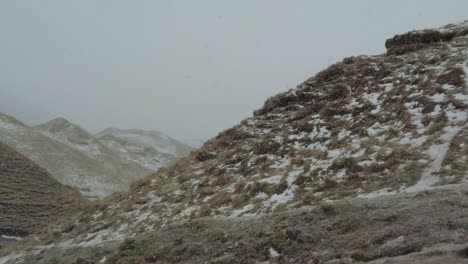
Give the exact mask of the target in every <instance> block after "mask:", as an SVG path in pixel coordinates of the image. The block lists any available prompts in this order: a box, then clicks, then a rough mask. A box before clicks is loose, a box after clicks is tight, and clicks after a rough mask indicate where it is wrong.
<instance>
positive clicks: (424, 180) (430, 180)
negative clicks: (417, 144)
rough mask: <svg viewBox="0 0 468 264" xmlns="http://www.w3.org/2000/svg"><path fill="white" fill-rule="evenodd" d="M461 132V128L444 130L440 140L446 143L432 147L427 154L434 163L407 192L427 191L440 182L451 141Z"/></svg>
mask: <svg viewBox="0 0 468 264" xmlns="http://www.w3.org/2000/svg"><path fill="white" fill-rule="evenodd" d="M460 130H461V127H451V126H449V127H446V128H445V129H444V132H445V133H444V134H443V135H442V136H441V137H440V139H442V140H444V141H445V142H444V143H442V144H438V145H432V146H431V147H430V148H429V149H428V150H427V151H426V152H425V154H427V155H428V156H429V157H430V159H431V160H432V163H431V164H430V165H429V167H428V168H426V169H425V170H424V172H423V174H422V176H421V179H420V180H419V181H418V182H417V183H416V184H415V185H413V186H410V187H408V188H406V189H405V190H404V191H405V192H409V193H412V192H420V191H424V190H426V189H429V188H430V187H431V186H432V185H434V184H435V183H437V182H438V181H439V177H438V176H437V173H439V172H440V169H441V166H442V161H443V160H444V157H445V155H446V153H447V151H448V149H449V146H450V141H451V140H452V139H453V137H455V135H456V134H457V133H458V131H460Z"/></svg>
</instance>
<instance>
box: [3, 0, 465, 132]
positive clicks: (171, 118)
mask: <svg viewBox="0 0 468 264" xmlns="http://www.w3.org/2000/svg"><path fill="white" fill-rule="evenodd" d="M467 10H468V1H466V0H459V1H456V0H453V1H449V0H441V1H428V0H419V1H408V0H400V1H396V0H392V1H377V0H367V1H349V0H342V1H330V0H327V1H310V0H309V1H273V0H264V1H255V0H249V1H239V0H237V1H221V0H212V1H190V0H186V1H174V0H170V1H169V0H168V1H156V0H153V1H149V0H148V1H143V0H135V1H130V0H128V1H117V0H105V1H104V0H101V1H97V0H92V1H91V0H90V1H85V0H80V1H71V0H70V1H65V0H60V1H46V0H41V1H32V0H30V1H28V0H21V1H18V0H2V1H1V2H0V90H9V91H10V92H11V93H14V94H15V95H16V96H17V97H20V98H22V99H24V100H27V101H30V102H34V104H37V105H40V106H41V107H42V108H43V109H46V110H47V111H48V112H50V113H53V114H54V115H57V116H63V117H66V118H68V119H70V120H71V121H74V122H76V123H78V124H80V125H82V126H83V127H84V128H86V129H88V130H90V131H92V132H97V131H98V130H101V129H103V128H105V127H109V126H117V127H122V128H144V129H156V130H160V131H163V132H166V133H168V134H169V135H172V136H175V137H178V138H203V139H207V138H210V137H212V136H214V135H216V134H217V133H218V132H220V131H221V130H223V129H226V128H229V127H230V126H232V125H235V124H236V123H238V122H239V121H240V120H242V119H243V118H245V117H248V116H250V115H251V114H252V111H253V110H254V109H257V108H259V107H260V106H261V105H262V104H263V102H264V101H265V99H267V97H269V96H272V95H274V94H276V93H278V92H281V91H285V90H287V88H291V87H295V85H297V84H298V83H301V82H302V81H303V80H305V79H307V78H308V77H310V76H312V75H313V74H315V73H316V72H318V71H319V70H321V69H323V68H324V67H326V66H327V65H329V64H331V63H333V62H336V61H338V60H341V59H342V58H343V57H346V56H351V55H359V54H379V53H383V52H384V51H385V49H384V42H385V39H386V38H388V37H391V36H393V35H394V34H397V33H403V32H406V31H408V30H412V29H418V28H427V27H438V26H442V25H445V24H447V23H451V22H457V21H462V20H464V19H468V11H467Z"/></svg>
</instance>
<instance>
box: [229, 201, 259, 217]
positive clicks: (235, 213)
mask: <svg viewBox="0 0 468 264" xmlns="http://www.w3.org/2000/svg"><path fill="white" fill-rule="evenodd" d="M252 209H254V205H253V204H247V205H246V206H244V207H242V208H240V209H237V210H234V211H232V213H231V216H232V217H238V216H241V215H242V214H245V213H246V212H248V211H250V210H252Z"/></svg>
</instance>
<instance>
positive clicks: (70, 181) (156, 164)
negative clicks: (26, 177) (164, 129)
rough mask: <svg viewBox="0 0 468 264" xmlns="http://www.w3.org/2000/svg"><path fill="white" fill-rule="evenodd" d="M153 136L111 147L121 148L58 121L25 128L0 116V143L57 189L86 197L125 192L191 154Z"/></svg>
mask: <svg viewBox="0 0 468 264" xmlns="http://www.w3.org/2000/svg"><path fill="white" fill-rule="evenodd" d="M152 135H154V137H153V138H151V136H152ZM157 136H159V135H158V134H157V133H156V132H154V133H153V132H149V133H147V137H145V135H142V136H141V137H140V138H138V137H137V136H136V134H134V135H133V137H132V135H131V134H129V135H128V137H122V138H120V139H118V140H117V141H115V144H121V145H119V146H117V147H116V146H115V145H114V142H113V141H112V140H109V138H108V137H107V136H106V135H104V134H101V136H100V137H99V138H97V137H95V136H94V135H92V134H90V133H88V132H87V131H86V130H84V129H82V128H81V127H79V126H78V125H76V124H73V123H71V122H69V121H68V120H66V119H64V118H57V119H54V120H51V121H50V122H47V123H45V124H42V125H38V126H35V127H29V126H27V125H25V124H23V123H21V122H20V121H18V120H16V119H14V118H13V117H10V116H7V115H5V114H0V141H2V142H4V143H6V144H8V145H10V146H11V147H13V148H15V149H16V150H18V151H19V152H21V153H23V154H24V155H26V156H27V157H29V158H30V159H32V160H33V161H35V162H36V163H38V164H39V165H41V166H42V167H44V168H45V169H47V170H48V171H49V172H50V173H51V175H52V176H53V177H54V178H56V179H57V180H59V181H60V182H61V183H63V184H66V185H70V186H73V187H76V188H78V189H79V190H80V191H81V192H82V193H83V194H85V195H88V196H91V197H94V196H97V197H104V196H107V195H109V194H111V193H113V192H116V191H123V190H127V188H128V186H129V184H130V183H131V182H133V181H135V180H137V179H140V178H142V177H144V176H146V175H147V174H148V173H150V172H151V171H155V170H158V169H159V168H161V167H163V166H165V165H167V164H169V163H170V162H173V161H175V160H176V159H178V158H179V157H181V156H183V155H184V154H187V153H188V151H189V150H191V149H190V148H189V147H185V145H183V144H179V143H178V142H176V141H174V140H172V139H170V138H169V137H167V136H163V135H161V136H160V137H157ZM158 139H161V140H160V141H158ZM120 147H122V148H120ZM159 150H161V152H160V151H159Z"/></svg>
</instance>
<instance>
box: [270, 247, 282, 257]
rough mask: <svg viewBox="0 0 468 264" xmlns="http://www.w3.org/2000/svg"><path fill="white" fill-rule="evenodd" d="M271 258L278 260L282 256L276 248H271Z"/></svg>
mask: <svg viewBox="0 0 468 264" xmlns="http://www.w3.org/2000/svg"><path fill="white" fill-rule="evenodd" d="M269 252H270V257H271V258H277V257H279V256H280V254H279V253H278V251H276V250H275V249H274V248H272V247H270V250H269Z"/></svg>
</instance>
